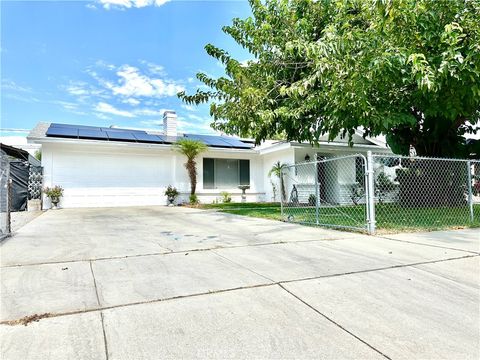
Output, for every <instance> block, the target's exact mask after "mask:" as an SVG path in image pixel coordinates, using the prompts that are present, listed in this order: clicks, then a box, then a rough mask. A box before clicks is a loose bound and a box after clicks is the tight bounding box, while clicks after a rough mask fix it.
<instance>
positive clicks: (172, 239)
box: [0, 207, 480, 360]
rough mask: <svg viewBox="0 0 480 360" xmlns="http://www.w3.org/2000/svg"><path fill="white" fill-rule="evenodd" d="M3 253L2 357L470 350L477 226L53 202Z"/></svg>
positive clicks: (473, 350)
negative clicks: (382, 229)
mask: <svg viewBox="0 0 480 360" xmlns="http://www.w3.org/2000/svg"><path fill="white" fill-rule="evenodd" d="M0 250H1V290H2V292H1V311H0V321H1V322H2V324H1V325H0V339H1V340H0V341H1V353H0V355H1V356H0V358H1V359H2V360H3V359H45V358H48V359H65V358H81V359H102V358H105V359H158V358H292V357H295V358H328V359H339V358H355V359H358V358H364V359H365V358H368V359H370V358H392V359H398V358H424V359H425V358H429V359H433V358H435V359H439V358H444V359H470V358H471V359H478V358H479V357H480V343H479V339H480V336H479V335H480V328H479V323H480V298H479V297H480V262H479V260H480V236H479V232H478V230H461V231H453V232H435V233H423V234H421V233H418V234H402V235H388V237H385V238H380V237H369V236H365V235H360V234H355V233H344V232H339V231H333V230H325V229H317V228H309V227H303V226H298V225H293V224H285V223H280V222H275V221H269V220H262V219H254V218H246V217H239V216H234V215H228V214H222V213H212V212H204V211H201V210H195V209H187V208H167V207H149V208H115V209H75V210H73V209H68V210H67V209H65V210H58V211H48V212H46V213H44V214H42V215H41V216H39V217H38V218H36V219H34V220H33V221H31V222H30V223H28V224H26V225H25V226H24V227H22V228H21V229H20V230H18V232H17V233H16V234H15V236H13V237H12V238H10V239H8V240H6V241H4V242H3V243H2V245H1V248H0ZM32 316H33V317H38V318H36V319H35V320H36V321H35V320H34V321H29V320H30V318H29V317H32ZM22 323H27V324H26V325H23V324H22Z"/></svg>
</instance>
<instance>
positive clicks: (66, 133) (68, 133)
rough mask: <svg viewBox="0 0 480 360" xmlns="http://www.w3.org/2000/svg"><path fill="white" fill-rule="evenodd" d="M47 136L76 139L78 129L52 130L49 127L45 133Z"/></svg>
mask: <svg viewBox="0 0 480 360" xmlns="http://www.w3.org/2000/svg"><path fill="white" fill-rule="evenodd" d="M46 135H47V136H57V137H66V138H77V137H78V129H74V128H61V127H60V128H55V127H54V128H52V127H49V128H48V130H47V132H46Z"/></svg>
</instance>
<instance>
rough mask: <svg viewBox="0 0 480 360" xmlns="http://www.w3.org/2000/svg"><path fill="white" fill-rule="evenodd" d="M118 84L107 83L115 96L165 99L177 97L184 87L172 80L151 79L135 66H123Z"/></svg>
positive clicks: (120, 69) (118, 73) (119, 73)
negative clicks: (166, 97)
mask: <svg viewBox="0 0 480 360" xmlns="http://www.w3.org/2000/svg"><path fill="white" fill-rule="evenodd" d="M117 76H118V77H119V78H120V79H119V80H118V82H117V83H118V84H114V83H111V82H106V83H105V85H106V86H107V88H109V89H110V90H111V91H112V93H113V94H114V95H123V96H126V97H139V96H145V97H165V96H175V95H176V94H177V93H178V92H179V91H183V90H184V87H183V86H182V85H179V84H177V83H175V82H174V81H171V80H163V79H160V78H153V77H149V76H147V75H145V74H143V73H141V72H140V70H139V69H138V68H136V67H134V66H130V65H123V66H121V67H120V68H119V70H118V71H117Z"/></svg>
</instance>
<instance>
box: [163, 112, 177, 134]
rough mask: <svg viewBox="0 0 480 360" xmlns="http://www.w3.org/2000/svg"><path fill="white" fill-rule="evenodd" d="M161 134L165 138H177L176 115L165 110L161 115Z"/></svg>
mask: <svg viewBox="0 0 480 360" xmlns="http://www.w3.org/2000/svg"><path fill="white" fill-rule="evenodd" d="M163 133H164V134H165V135H167V136H177V113H176V112H175V111H172V110H166V111H165V112H164V113H163Z"/></svg>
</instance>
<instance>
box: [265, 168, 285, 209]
mask: <svg viewBox="0 0 480 360" xmlns="http://www.w3.org/2000/svg"><path fill="white" fill-rule="evenodd" d="M287 166H288V165H287V164H281V163H280V161H277V162H276V163H275V164H273V166H272V168H271V169H270V171H269V172H268V176H272V174H273V175H275V176H276V177H278V179H279V180H280V189H281V191H282V199H281V200H282V201H283V200H284V199H286V198H287V193H286V192H285V184H284V182H283V172H284V170H286V169H287Z"/></svg>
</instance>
